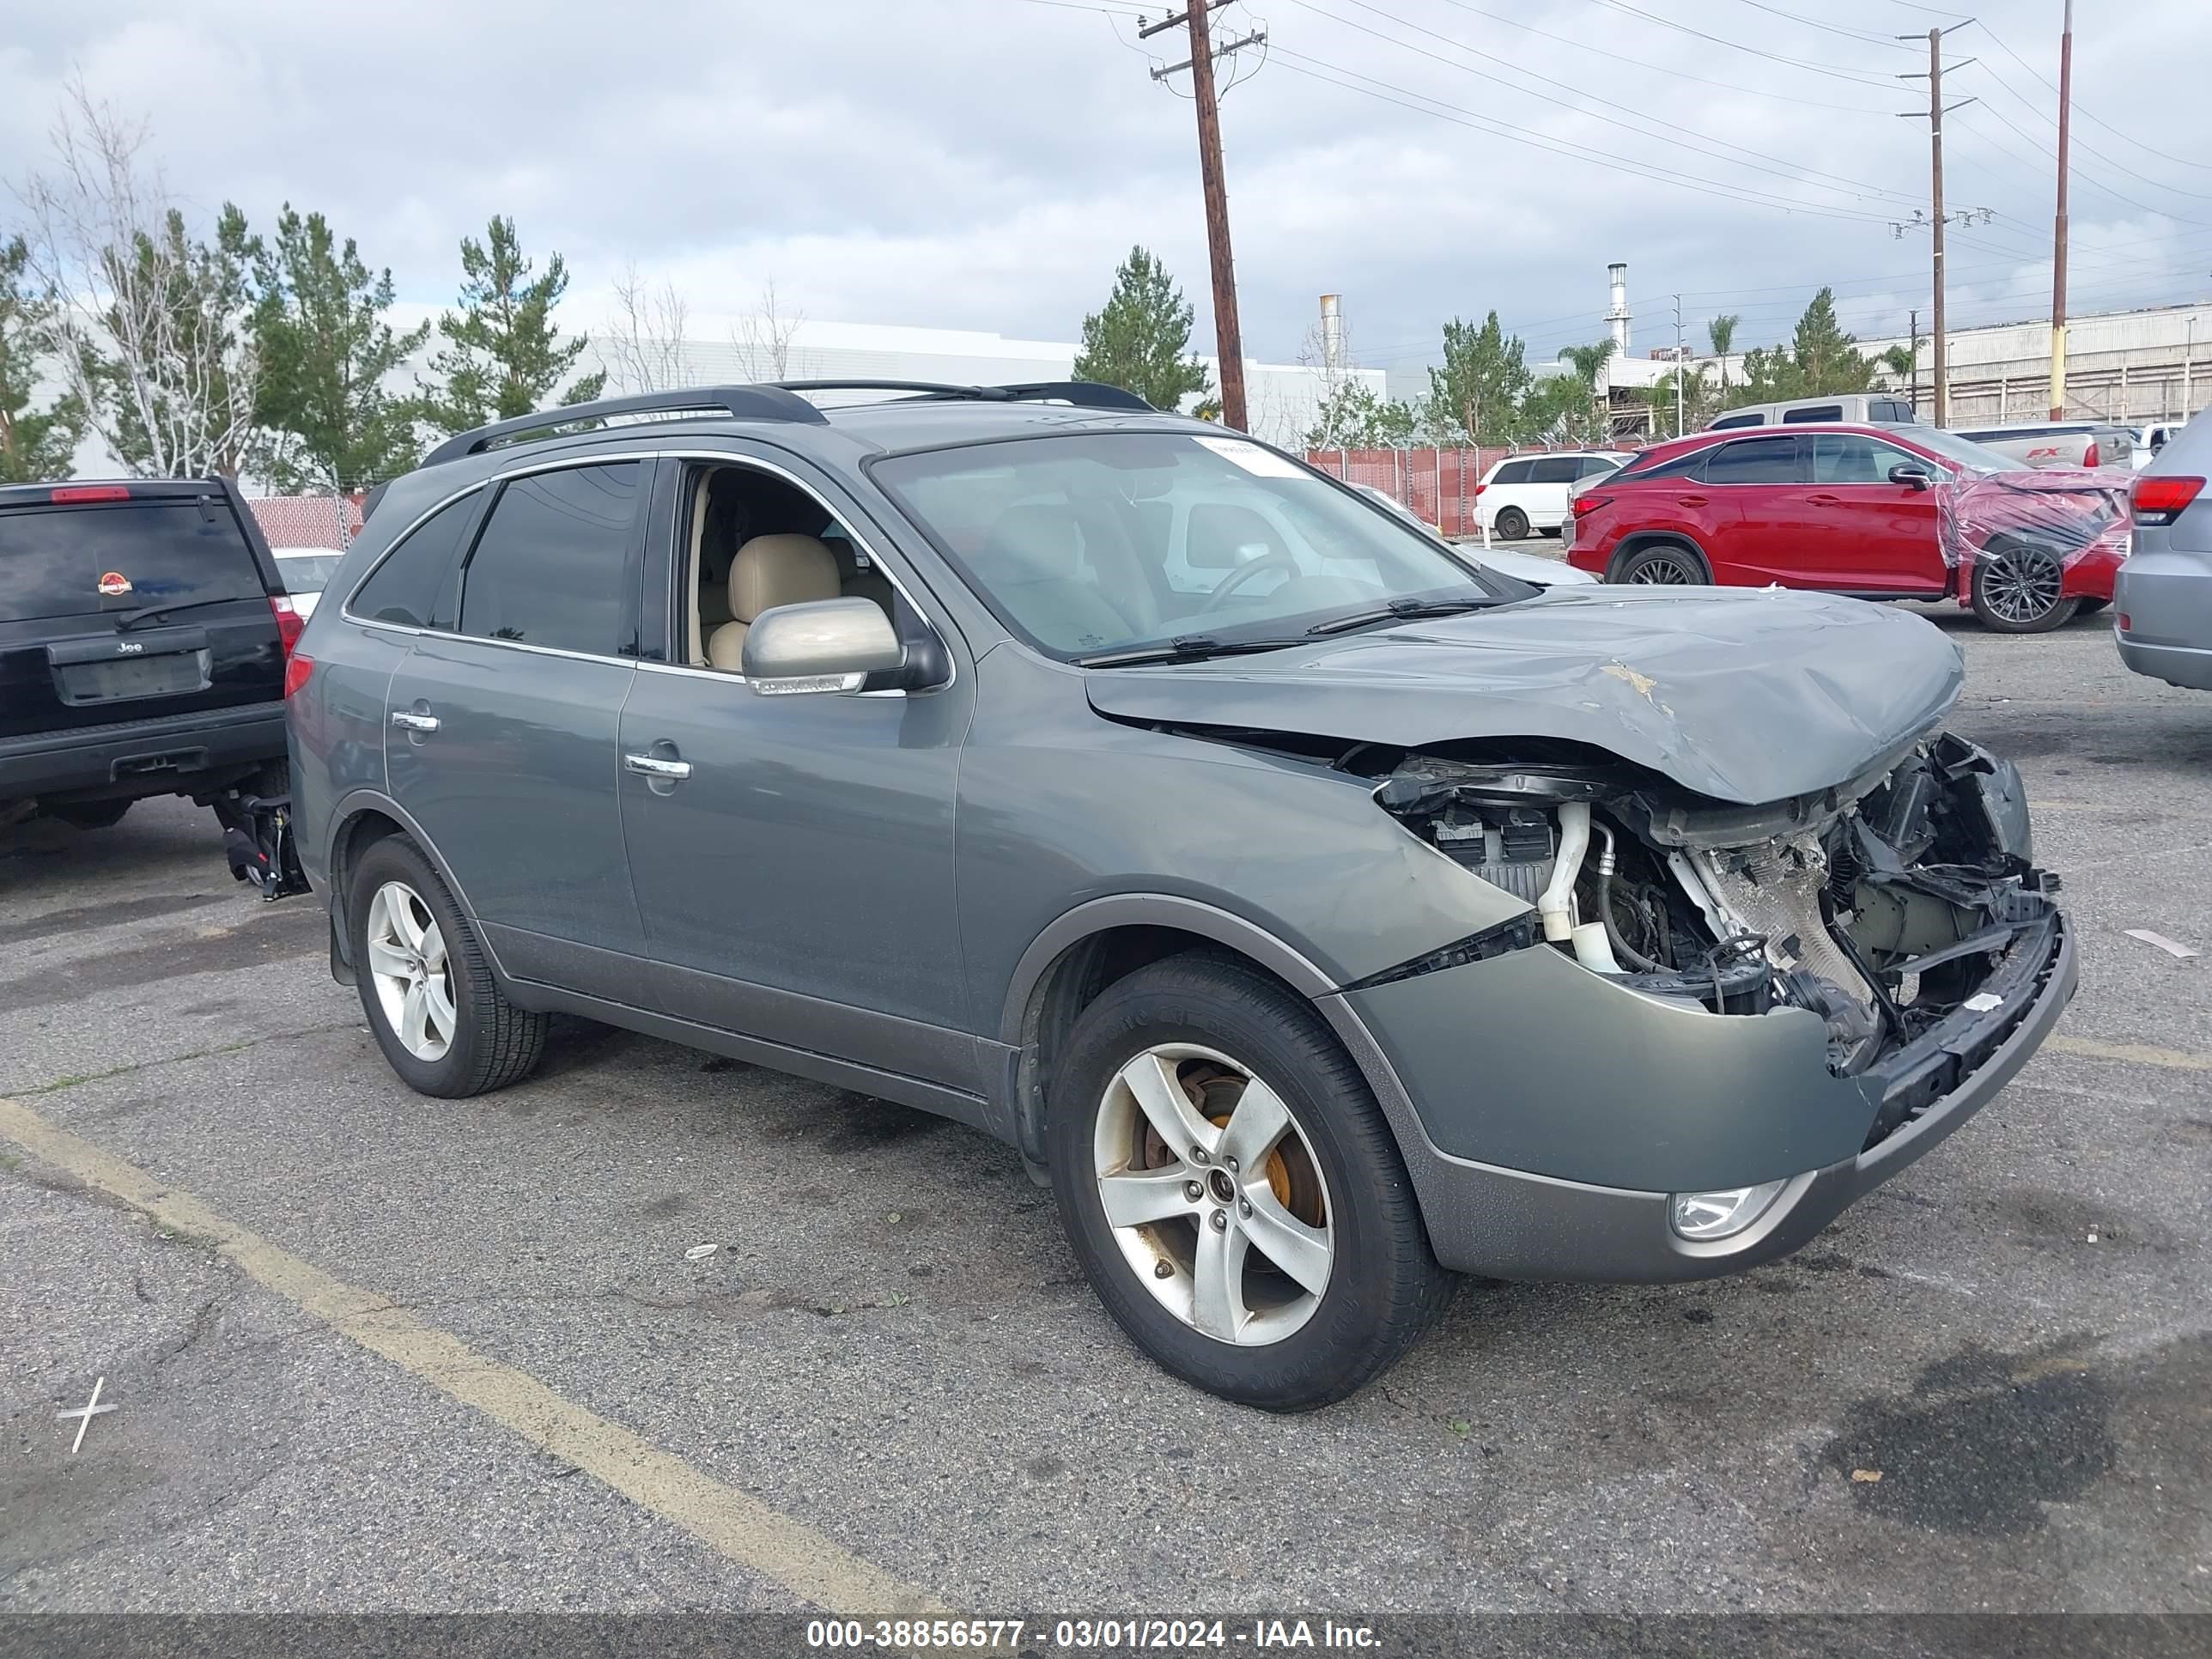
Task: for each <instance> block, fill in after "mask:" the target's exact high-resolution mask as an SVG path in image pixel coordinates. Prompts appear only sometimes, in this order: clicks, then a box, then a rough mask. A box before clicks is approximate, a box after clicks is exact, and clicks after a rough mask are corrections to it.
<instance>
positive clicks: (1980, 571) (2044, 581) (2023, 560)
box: [1973, 536, 2081, 634]
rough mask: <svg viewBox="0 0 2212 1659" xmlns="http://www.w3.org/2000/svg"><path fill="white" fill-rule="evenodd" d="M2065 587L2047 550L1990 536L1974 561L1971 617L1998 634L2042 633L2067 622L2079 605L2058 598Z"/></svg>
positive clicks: (2058, 566)
mask: <svg viewBox="0 0 2212 1659" xmlns="http://www.w3.org/2000/svg"><path fill="white" fill-rule="evenodd" d="M2065 585H2066V573H2065V568H2064V567H2063V565H2062V564H2061V563H2060V562H2059V558H2058V555H2057V554H2056V553H2054V552H2052V551H2051V549H2049V548H2047V547H2044V546H2041V545H2039V544H2037V543H2034V542H2026V541H2021V540H2020V539H2019V538H2016V537H2012V536H1992V537H1991V538H1990V541H1989V544H1988V545H1987V546H1985V547H1984V548H1983V549H1982V551H1981V556H1980V557H1979V558H1978V559H1977V560H1976V561H1975V562H1974V570H1973V606H1974V615H1975V616H1976V617H1979V618H1980V619H1981V623H1982V626H1983V627H1984V628H1987V629H1992V630H1994V631H1995V632H1996V633H1999V634H2047V633H2049V632H2050V631H2051V629H2054V628H2059V627H2063V625H2064V624H2065V623H2068V622H2069V621H2071V620H2072V618H2073V616H2074V612H2075V609H2076V608H2077V607H2078V606H2079V605H2081V601H2080V600H2079V599H2062V598H2060V597H2059V596H2060V594H2061V593H2062V592H2063V591H2064V588H2065Z"/></svg>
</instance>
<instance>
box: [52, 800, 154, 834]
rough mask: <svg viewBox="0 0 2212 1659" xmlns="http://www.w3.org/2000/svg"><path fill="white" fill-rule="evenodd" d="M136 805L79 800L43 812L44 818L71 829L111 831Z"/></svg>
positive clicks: (115, 801)
mask: <svg viewBox="0 0 2212 1659" xmlns="http://www.w3.org/2000/svg"><path fill="white" fill-rule="evenodd" d="M137 804H138V803H137V801H135V800H80V801H69V802H65V803H64V804H63V805H59V806H49V807H46V808H45V809H44V811H45V812H46V817H50V818H58V819H59V820H60V821H61V822H62V823H66V824H68V825H70V827H71V828H72V829H113V828H114V827H115V826H116V825H117V824H118V823H122V822H123V815H124V814H125V812H127V811H130V810H131V808H132V807H134V806H136V805H137Z"/></svg>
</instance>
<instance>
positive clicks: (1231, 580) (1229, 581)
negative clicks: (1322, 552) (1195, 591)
mask: <svg viewBox="0 0 2212 1659" xmlns="http://www.w3.org/2000/svg"><path fill="white" fill-rule="evenodd" d="M1285 567H1288V568H1290V569H1291V571H1292V572H1293V573H1295V572H1296V571H1297V568H1298V562H1297V559H1295V558H1293V557H1292V556H1291V555H1290V554H1288V553H1285V552H1284V551H1283V550H1281V549H1279V548H1278V549H1277V550H1275V551H1274V552H1273V553H1262V554H1261V556H1259V557H1258V558H1256V559H1254V560H1252V561H1251V562H1249V563H1248V564H1240V565H1238V566H1237V568H1235V569H1234V570H1232V571H1231V572H1230V573H1229V574H1227V575H1225V576H1224V577H1223V578H1222V579H1221V581H1220V583H1219V585H1218V586H1216V587H1215V588H1214V590H1213V592H1211V593H1208V594H1207V595H1206V598H1205V599H1203V600H1201V601H1200V604H1199V607H1198V614H1199V615H1200V616H1204V615H1205V614H1206V612H1207V611H1211V610H1212V609H1213V607H1214V606H1215V605H1219V604H1220V603H1221V602H1222V600H1224V599H1227V598H1228V597H1229V596H1230V595H1231V593H1234V592H1236V591H1237V589H1238V588H1240V587H1242V586H1244V584H1245V583H1246V582H1249V581H1250V580H1252V578H1253V577H1255V576H1256V575H1258V574H1260V573H1261V571H1262V570H1270V569H1273V570H1280V569H1283V568H1285Z"/></svg>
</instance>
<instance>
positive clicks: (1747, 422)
mask: <svg viewBox="0 0 2212 1659" xmlns="http://www.w3.org/2000/svg"><path fill="white" fill-rule="evenodd" d="M1764 424H1765V416H1759V415H1723V416H1721V417H1720V419H1718V420H1717V421H1715V422H1713V423H1712V424H1711V426H1710V427H1708V428H1706V430H1707V431H1709V432H1718V431H1720V430H1722V429H1723V428H1727V427H1734V426H1763V425H1764Z"/></svg>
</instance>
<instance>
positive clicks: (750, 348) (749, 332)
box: [730, 276, 806, 380]
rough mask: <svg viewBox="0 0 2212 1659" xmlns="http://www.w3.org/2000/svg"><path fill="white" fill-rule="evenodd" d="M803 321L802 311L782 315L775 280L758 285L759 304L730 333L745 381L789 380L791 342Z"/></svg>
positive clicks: (804, 316)
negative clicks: (741, 363)
mask: <svg viewBox="0 0 2212 1659" xmlns="http://www.w3.org/2000/svg"><path fill="white" fill-rule="evenodd" d="M805 320H806V313H805V312H803V311H786V310H784V309H783V307H782V305H781V301H778V299H777V298H776V292H775V278H774V277H773V276H771V277H769V280H768V281H767V282H766V283H763V284H762V287H761V292H760V302H759V304H758V305H757V306H756V307H754V309H753V312H752V313H751V314H750V316H747V317H744V318H743V319H739V321H738V325H737V326H736V327H734V328H732V330H731V331H730V343H731V344H732V346H734V347H735V348H736V349H737V351H738V358H739V360H740V361H741V362H743V364H744V374H745V376H746V378H747V379H748V380H789V379H790V378H791V342H792V338H793V336H794V335H796V334H797V333H798V332H799V325H800V324H801V323H804V322H805Z"/></svg>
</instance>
